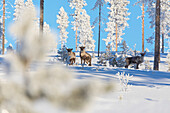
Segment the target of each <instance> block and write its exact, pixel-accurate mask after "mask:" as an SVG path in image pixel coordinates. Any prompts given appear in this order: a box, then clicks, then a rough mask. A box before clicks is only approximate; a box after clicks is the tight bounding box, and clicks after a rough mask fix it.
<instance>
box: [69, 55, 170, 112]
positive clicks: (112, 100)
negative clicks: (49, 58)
mask: <svg viewBox="0 0 170 113" xmlns="http://www.w3.org/2000/svg"><path fill="white" fill-rule="evenodd" d="M166 56H167V54H166V53H165V54H161V62H160V71H153V70H145V66H144V64H142V65H141V66H139V68H140V69H139V70H135V69H133V68H131V69H125V68H115V67H105V66H99V67H98V66H96V60H97V58H94V59H93V65H92V67H88V66H85V67H84V68H83V69H82V67H81V66H80V65H77V66H70V68H71V69H72V71H74V72H76V75H77V78H78V79H86V78H88V79H89V78H92V77H95V78H100V79H104V80H115V84H116V86H117V87H116V89H115V90H113V91H112V92H111V93H109V94H108V95H106V96H101V97H96V98H95V101H94V103H93V105H94V106H93V107H92V108H91V110H90V111H88V112H87V113H144V112H145V113H169V111H170V108H169V105H170V95H169V94H170V72H167V64H166ZM144 59H145V60H149V62H150V65H151V66H152V67H153V59H154V57H153V54H152V53H147V54H146V56H145V58H144ZM118 72H125V74H130V75H133V77H132V78H130V80H129V83H128V84H129V87H128V90H127V91H125V92H124V91H121V85H120V83H119V79H118V76H117V75H116V74H117V73H118Z"/></svg>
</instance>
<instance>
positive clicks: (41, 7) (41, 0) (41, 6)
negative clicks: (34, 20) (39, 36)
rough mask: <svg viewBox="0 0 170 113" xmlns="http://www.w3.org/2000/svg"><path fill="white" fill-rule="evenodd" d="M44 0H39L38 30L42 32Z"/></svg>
mask: <svg viewBox="0 0 170 113" xmlns="http://www.w3.org/2000/svg"><path fill="white" fill-rule="evenodd" d="M43 24H44V0H40V30H41V32H43V27H44V25H43Z"/></svg>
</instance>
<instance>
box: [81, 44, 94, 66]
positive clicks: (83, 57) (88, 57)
mask: <svg viewBox="0 0 170 113" xmlns="http://www.w3.org/2000/svg"><path fill="white" fill-rule="evenodd" d="M79 48H80V59H81V65H82V61H83V60H84V64H85V62H86V63H87V64H89V66H91V55H90V54H89V53H87V52H85V47H83V46H82V47H79Z"/></svg>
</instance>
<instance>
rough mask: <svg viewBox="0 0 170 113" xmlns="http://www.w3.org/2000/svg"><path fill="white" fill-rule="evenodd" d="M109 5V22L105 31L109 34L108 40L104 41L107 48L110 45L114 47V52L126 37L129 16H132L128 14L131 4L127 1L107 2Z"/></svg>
mask: <svg viewBox="0 0 170 113" xmlns="http://www.w3.org/2000/svg"><path fill="white" fill-rule="evenodd" d="M105 1H106V2H108V3H109V7H108V9H109V10H110V11H109V17H108V19H109V22H108V23H106V24H107V28H106V29H105V31H106V32H108V35H107V38H106V39H103V40H104V41H105V43H106V46H107V45H108V44H109V43H110V44H111V47H112V51H117V47H118V45H119V44H120V43H121V41H122V36H123V35H124V33H123V30H125V28H126V27H127V26H129V24H128V23H127V20H129V18H127V16H129V15H130V13H128V12H127V11H128V8H126V7H127V5H128V4H129V3H130V2H129V1H127V0H105Z"/></svg>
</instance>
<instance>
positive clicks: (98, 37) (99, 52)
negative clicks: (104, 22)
mask: <svg viewBox="0 0 170 113" xmlns="http://www.w3.org/2000/svg"><path fill="white" fill-rule="evenodd" d="M100 23H101V4H99V37H98V57H99V53H100Z"/></svg>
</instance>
